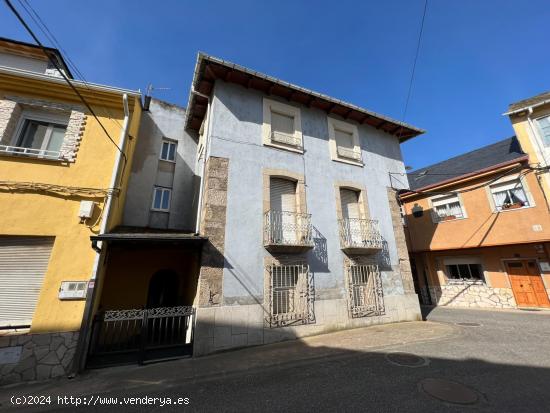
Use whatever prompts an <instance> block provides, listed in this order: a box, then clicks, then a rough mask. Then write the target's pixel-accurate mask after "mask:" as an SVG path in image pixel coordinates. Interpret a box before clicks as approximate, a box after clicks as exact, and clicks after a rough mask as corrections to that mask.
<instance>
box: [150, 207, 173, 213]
mask: <svg viewBox="0 0 550 413" xmlns="http://www.w3.org/2000/svg"><path fill="white" fill-rule="evenodd" d="M151 212H163V213H165V214H168V213H169V212H170V210H169V209H155V208H151Z"/></svg>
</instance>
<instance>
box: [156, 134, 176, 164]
mask: <svg viewBox="0 0 550 413" xmlns="http://www.w3.org/2000/svg"><path fill="white" fill-rule="evenodd" d="M164 144H167V145H168V150H167V151H166V155H167V156H168V155H169V154H170V147H171V146H174V159H168V158H163V157H162V149H163V148H164ZM177 153H178V142H177V141H174V140H172V139H167V138H163V139H162V143H161V145H160V152H159V159H160V160H161V161H165V162H172V163H176V155H177Z"/></svg>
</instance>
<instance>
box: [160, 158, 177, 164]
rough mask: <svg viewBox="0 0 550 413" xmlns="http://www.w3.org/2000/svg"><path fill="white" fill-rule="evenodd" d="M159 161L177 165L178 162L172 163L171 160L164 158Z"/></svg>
mask: <svg viewBox="0 0 550 413" xmlns="http://www.w3.org/2000/svg"><path fill="white" fill-rule="evenodd" d="M159 161H162V162H168V163H176V161H171V160H170V159H162V158H159Z"/></svg>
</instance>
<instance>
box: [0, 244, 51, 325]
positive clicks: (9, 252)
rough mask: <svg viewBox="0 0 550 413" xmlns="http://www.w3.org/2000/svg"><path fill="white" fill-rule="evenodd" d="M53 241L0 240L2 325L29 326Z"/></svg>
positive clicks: (0, 323) (0, 307)
mask: <svg viewBox="0 0 550 413" xmlns="http://www.w3.org/2000/svg"><path fill="white" fill-rule="evenodd" d="M53 242H54V238H51V237H0V326H30V324H31V322H32V318H33V314H34V310H35V308H36V303H37V301H38V296H39V294H40V290H41V289H42V283H43V281H44V275H45V274H46V270H47V268H48V262H49V259H50V254H51V250H52V247H53Z"/></svg>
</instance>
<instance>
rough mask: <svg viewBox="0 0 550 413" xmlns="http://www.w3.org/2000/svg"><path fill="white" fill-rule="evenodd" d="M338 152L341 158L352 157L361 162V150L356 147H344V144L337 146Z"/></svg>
mask: <svg viewBox="0 0 550 413" xmlns="http://www.w3.org/2000/svg"><path fill="white" fill-rule="evenodd" d="M336 153H337V154H338V156H339V157H340V158H346V159H352V160H354V161H357V162H361V151H360V150H359V151H357V150H355V149H349V148H343V147H342V146H337V147H336Z"/></svg>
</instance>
